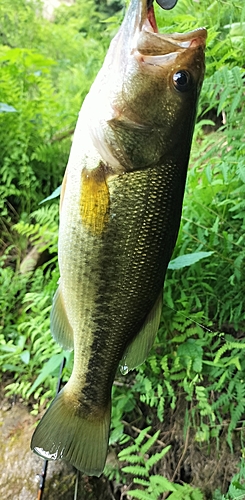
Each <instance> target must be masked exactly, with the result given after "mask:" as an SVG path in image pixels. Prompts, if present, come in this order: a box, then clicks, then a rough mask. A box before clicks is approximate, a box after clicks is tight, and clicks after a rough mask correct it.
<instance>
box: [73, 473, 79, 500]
mask: <svg viewBox="0 0 245 500" xmlns="http://www.w3.org/2000/svg"><path fill="white" fill-rule="evenodd" d="M78 484H79V470H78V469H77V475H76V482H75V491H74V499H73V500H77V493H78Z"/></svg>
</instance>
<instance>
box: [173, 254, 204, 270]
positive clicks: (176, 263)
mask: <svg viewBox="0 0 245 500" xmlns="http://www.w3.org/2000/svg"><path fill="white" fill-rule="evenodd" d="M213 253H214V252H195V253H187V254H185V255H180V256H179V257H176V259H173V260H171V261H170V262H169V265H168V269H172V270H174V269H182V268H183V267H186V266H191V265H192V264H195V263H196V262H199V260H202V259H205V258H206V257H209V256H210V255H212V254H213Z"/></svg>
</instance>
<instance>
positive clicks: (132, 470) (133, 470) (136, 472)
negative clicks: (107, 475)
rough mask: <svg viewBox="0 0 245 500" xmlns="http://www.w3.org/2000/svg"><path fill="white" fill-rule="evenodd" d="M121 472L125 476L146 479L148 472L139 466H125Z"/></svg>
mask: <svg viewBox="0 0 245 500" xmlns="http://www.w3.org/2000/svg"><path fill="white" fill-rule="evenodd" d="M122 470H123V472H126V473H127V474H133V476H141V477H148V475H149V474H148V470H147V469H146V468H145V467H143V466H140V465H127V466H126V467H123V468H122Z"/></svg>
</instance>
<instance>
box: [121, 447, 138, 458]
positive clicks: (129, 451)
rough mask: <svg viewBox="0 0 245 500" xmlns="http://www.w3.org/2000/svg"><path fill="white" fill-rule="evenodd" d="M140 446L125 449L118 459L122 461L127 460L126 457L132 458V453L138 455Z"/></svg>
mask: <svg viewBox="0 0 245 500" xmlns="http://www.w3.org/2000/svg"><path fill="white" fill-rule="evenodd" d="M138 449H139V448H138V446H137V445H136V444H132V445H131V446H128V447H127V448H124V449H123V450H122V451H120V453H118V458H119V459H120V460H125V459H126V457H128V456H130V454H131V453H135V452H136V453H137V451H138Z"/></svg>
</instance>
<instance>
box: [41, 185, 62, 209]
mask: <svg viewBox="0 0 245 500" xmlns="http://www.w3.org/2000/svg"><path fill="white" fill-rule="evenodd" d="M60 192H61V186H59V187H57V188H56V189H55V190H54V191H53V192H52V194H50V195H49V196H47V198H44V200H42V201H40V203H39V205H41V204H42V203H45V202H46V201H50V200H53V199H54V198H58V196H60Z"/></svg>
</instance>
